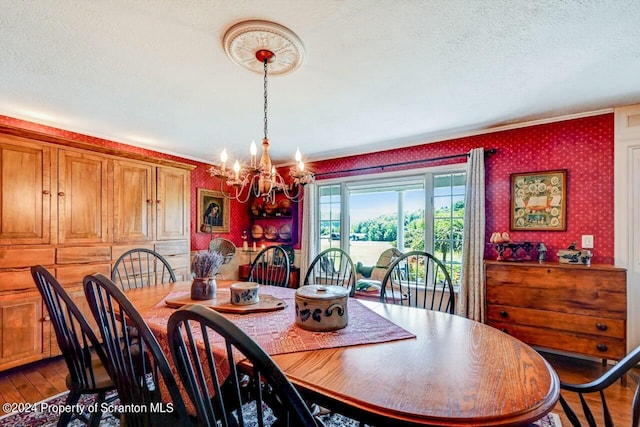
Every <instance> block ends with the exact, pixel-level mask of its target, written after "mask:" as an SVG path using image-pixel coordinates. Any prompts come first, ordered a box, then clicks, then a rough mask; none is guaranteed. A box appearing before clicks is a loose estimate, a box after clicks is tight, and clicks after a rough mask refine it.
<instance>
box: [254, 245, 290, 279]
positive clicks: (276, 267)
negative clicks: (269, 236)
mask: <svg viewBox="0 0 640 427" xmlns="http://www.w3.org/2000/svg"><path fill="white" fill-rule="evenodd" d="M290 272H291V266H290V264H289V256H288V255H287V252H286V251H285V250H284V249H283V248H281V247H280V246H269V247H267V248H264V249H262V250H261V251H260V252H259V253H258V255H257V256H256V259H255V260H253V263H252V264H251V271H250V272H249V281H250V282H256V283H259V284H261V285H271V286H281V287H283V288H286V287H288V286H289V273H290Z"/></svg>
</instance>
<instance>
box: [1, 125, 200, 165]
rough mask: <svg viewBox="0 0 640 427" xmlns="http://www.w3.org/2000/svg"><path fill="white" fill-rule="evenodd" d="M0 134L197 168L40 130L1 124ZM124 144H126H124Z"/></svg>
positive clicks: (157, 162) (148, 161) (160, 163)
mask: <svg viewBox="0 0 640 427" xmlns="http://www.w3.org/2000/svg"><path fill="white" fill-rule="evenodd" d="M0 134H5V135H13V136H17V137H21V138H27V139H35V140H37V141H40V142H47V143H51V144H56V145H62V146H65V147H72V148H80V149H83V150H89V151H94V152H97V153H102V154H107V155H111V156H118V157H123V158H126V159H131V160H140V161H144V162H147V163H153V164H157V165H161V166H170V167H175V168H180V169H186V170H189V171H192V170H194V169H195V168H196V166H195V165H191V164H188V163H181V162H178V161H175V160H168V159H159V158H155V157H149V156H146V155H144V154H138V153H133V152H129V151H125V150H118V149H116V148H109V147H102V146H100V145H94V144H91V143H88V142H80V141H74V140H72V139H68V138H63V137H61V136H56V135H50V134H47V133H44V132H38V131H34V130H30V129H24V128H20V127H15V126H9V125H3V124H0ZM105 141H106V140H105ZM117 144H121V143H119V142H118V143H117ZM122 145H126V144H122Z"/></svg>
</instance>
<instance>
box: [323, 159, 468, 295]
mask: <svg viewBox="0 0 640 427" xmlns="http://www.w3.org/2000/svg"><path fill="white" fill-rule="evenodd" d="M326 182H327V183H326V184H321V183H319V184H318V205H317V206H318V209H319V215H318V218H319V222H318V224H317V227H318V229H319V232H318V233H317V235H318V236H319V242H318V249H319V250H324V249H326V248H329V247H341V248H342V249H344V250H345V251H347V252H349V254H350V255H351V258H352V259H353V261H354V263H357V262H361V263H362V264H363V265H364V266H374V265H375V264H376V261H377V260H378V257H379V256H380V254H381V253H382V252H383V251H384V250H385V249H388V248H391V247H397V248H399V249H401V250H402V251H403V252H406V251H410V250H421V251H427V252H429V253H432V254H434V255H435V256H436V257H437V258H438V259H440V260H441V261H443V262H444V263H445V265H446V266H447V269H448V270H449V272H450V274H451V278H452V280H453V282H454V284H455V285H458V284H459V283H460V266H461V261H462V232H463V224H464V192H465V173H464V172H461V171H446V172H445V171H442V169H440V170H434V171H431V172H424V173H421V174H418V175H417V174H415V172H414V173H413V174H411V175H405V176H399V175H397V174H396V175H395V176H393V177H380V178H377V179H376V178H372V176H371V175H367V176H366V177H359V178H358V179H353V180H350V181H342V182H340V183H337V182H335V181H326Z"/></svg>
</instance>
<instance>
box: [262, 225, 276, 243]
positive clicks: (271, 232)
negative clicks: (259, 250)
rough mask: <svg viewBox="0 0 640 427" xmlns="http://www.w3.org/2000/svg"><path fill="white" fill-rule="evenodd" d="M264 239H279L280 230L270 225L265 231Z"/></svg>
mask: <svg viewBox="0 0 640 427" xmlns="http://www.w3.org/2000/svg"><path fill="white" fill-rule="evenodd" d="M264 238H265V239H268V240H276V239H277V238H278V229H277V228H276V227H274V226H273V225H268V226H267V228H266V229H265V231H264Z"/></svg>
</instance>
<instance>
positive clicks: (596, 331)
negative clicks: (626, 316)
mask: <svg viewBox="0 0 640 427" xmlns="http://www.w3.org/2000/svg"><path fill="white" fill-rule="evenodd" d="M487 320H488V321H490V322H491V321H496V322H502V323H504V322H507V323H515V324H518V325H529V326H536V327H540V328H553V329H558V330H563V331H568V332H574V333H576V334H590V335H601V336H605V337H611V338H619V339H624V335H625V321H624V320H621V319H612V318H607V317H595V316H583V315H577V314H568V313H557V312H553V311H544V310H534V309H530V308H522V307H511V306H506V305H494V304H492V305H489V307H488V311H487Z"/></svg>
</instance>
